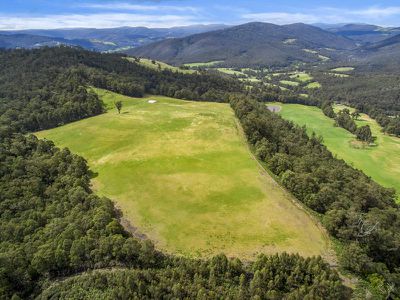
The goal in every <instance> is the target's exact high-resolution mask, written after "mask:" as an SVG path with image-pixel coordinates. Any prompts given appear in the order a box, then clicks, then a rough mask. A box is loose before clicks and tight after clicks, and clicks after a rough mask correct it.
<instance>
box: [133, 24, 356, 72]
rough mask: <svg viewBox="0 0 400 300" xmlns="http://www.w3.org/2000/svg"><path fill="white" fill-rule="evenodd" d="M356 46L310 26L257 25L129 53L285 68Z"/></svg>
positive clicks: (181, 60)
mask: <svg viewBox="0 0 400 300" xmlns="http://www.w3.org/2000/svg"><path fill="white" fill-rule="evenodd" d="M355 46H356V45H355V43H354V41H352V40H350V39H347V38H345V37H341V36H338V35H336V34H333V33H330V32H327V31H324V30H322V29H320V28H317V27H314V26H310V25H306V24H291V25H285V26H279V25H274V24H269V23H257V22H255V23H247V24H243V25H239V26H235V27H231V28H228V29H223V30H217V31H212V32H207V33H202V34H197V35H192V36H188V37H185V38H180V39H168V40H165V41H161V42H157V43H152V44H150V45H147V46H143V47H139V48H135V49H131V50H128V51H127V53H129V54H131V55H135V56H142V57H150V58H153V59H159V60H164V61H166V62H169V63H173V64H182V63H191V62H208V61H223V62H222V63H221V64H223V65H226V66H228V67H232V66H240V67H243V66H260V65H261V66H266V65H270V66H284V65H289V64H291V63H293V62H298V61H302V62H318V61H320V58H319V57H318V55H315V53H313V52H312V51H313V50H320V51H321V53H323V54H326V55H328V54H329V55H336V54H335V53H336V52H332V51H329V50H326V49H325V48H333V49H338V50H344V49H352V48H355ZM311 49H313V50H311ZM310 51H311V52H310Z"/></svg>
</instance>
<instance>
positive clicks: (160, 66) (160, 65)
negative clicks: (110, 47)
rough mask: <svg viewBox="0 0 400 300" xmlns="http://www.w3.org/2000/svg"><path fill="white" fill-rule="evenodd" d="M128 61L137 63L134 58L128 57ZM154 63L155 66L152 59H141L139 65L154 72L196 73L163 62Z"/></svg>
mask: <svg viewBox="0 0 400 300" xmlns="http://www.w3.org/2000/svg"><path fill="white" fill-rule="evenodd" d="M126 59H127V60H129V61H132V62H136V61H135V59H134V58H133V57H127V58H126ZM154 62H155V63H154V64H153V61H152V60H151V59H147V58H140V61H139V64H141V65H143V66H145V67H147V68H150V69H154V70H171V71H174V72H181V73H185V74H192V73H196V71H195V70H185V69H181V68H178V67H174V66H171V65H169V64H167V63H165V62H162V61H158V60H155V61H154Z"/></svg>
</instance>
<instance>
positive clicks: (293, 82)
mask: <svg viewBox="0 0 400 300" xmlns="http://www.w3.org/2000/svg"><path fill="white" fill-rule="evenodd" d="M279 82H280V83H282V84H286V85H290V86H298V85H299V83H298V82H297V81H289V80H281V81H279Z"/></svg>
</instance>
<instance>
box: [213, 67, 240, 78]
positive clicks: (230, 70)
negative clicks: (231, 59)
mask: <svg viewBox="0 0 400 300" xmlns="http://www.w3.org/2000/svg"><path fill="white" fill-rule="evenodd" d="M216 70H218V71H220V72H222V73H225V74H229V75H237V76H246V77H247V75H246V74H245V73H243V72H240V71H236V70H233V69H232V68H216Z"/></svg>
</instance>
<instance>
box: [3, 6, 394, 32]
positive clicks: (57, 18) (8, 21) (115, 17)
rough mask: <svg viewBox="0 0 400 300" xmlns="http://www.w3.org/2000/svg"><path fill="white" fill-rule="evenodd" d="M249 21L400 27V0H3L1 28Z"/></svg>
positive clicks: (149, 25)
mask: <svg viewBox="0 0 400 300" xmlns="http://www.w3.org/2000/svg"><path fill="white" fill-rule="evenodd" d="M250 21H262V22H270V23H275V24H289V23H296V22H303V23H309V24H312V23H329V24H333V23H370V24H377V25H383V26H400V0H396V1H377V0H340V1H339V0H337V1H326V0H318V1H316V0H307V1H299V0H280V1H276V0H274V1H269V0H220V1H219V0H197V1H196V0H171V1H169V0H158V1H157V0H153V1H141V0H120V1H115V0H97V1H94V0H86V1H85V0H83V1H75V0H0V30H4V29H6V30H7V29H32V28H35V29H40V28H72V27H95V28H106V27H118V26H147V27H172V26H184V25H192V24H221V23H224V24H240V23H245V22H250Z"/></svg>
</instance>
